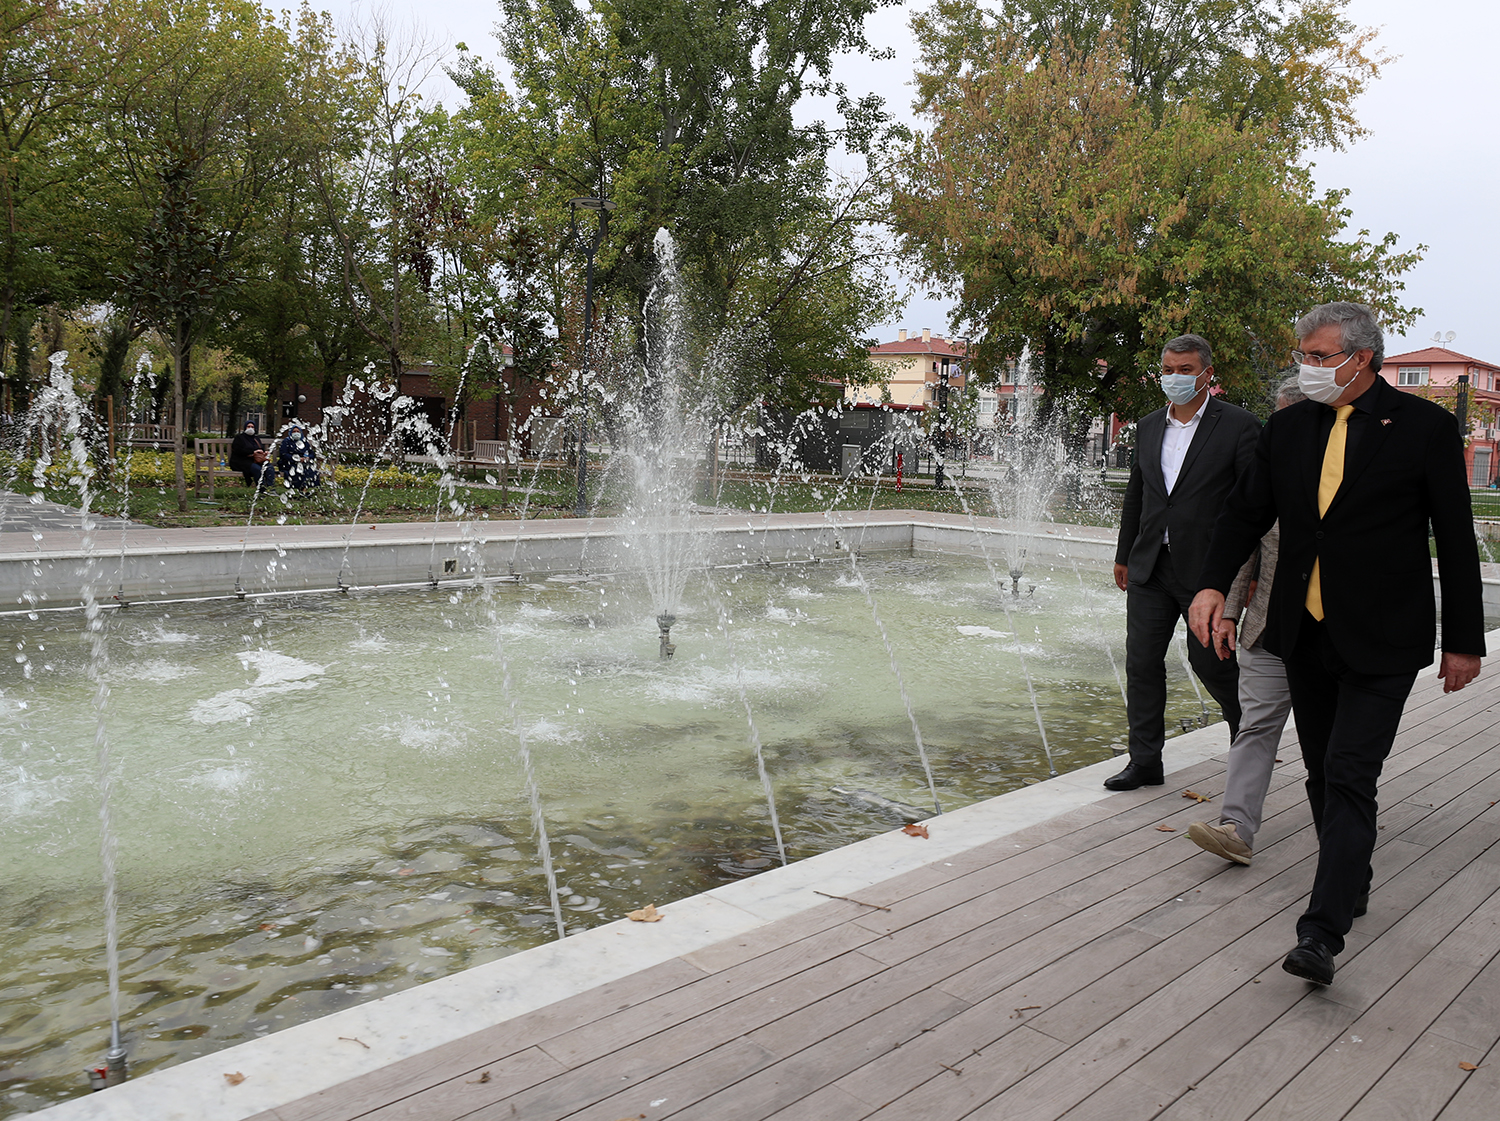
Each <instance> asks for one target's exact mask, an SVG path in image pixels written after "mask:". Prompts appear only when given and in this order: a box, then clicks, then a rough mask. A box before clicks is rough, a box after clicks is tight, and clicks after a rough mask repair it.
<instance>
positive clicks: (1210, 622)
mask: <svg viewBox="0 0 1500 1121" xmlns="http://www.w3.org/2000/svg"><path fill="white" fill-rule="evenodd" d="M1223 620H1224V593H1223V592H1220V591H1216V590H1215V589H1213V588H1204V589H1203V590H1202V591H1201V592H1199V593H1198V594H1197V595H1195V596H1194V597H1193V605H1192V606H1191V607H1189V608H1188V629H1189V630H1191V631H1192V632H1193V637H1194V638H1196V639H1197V640H1198V641H1199V642H1201V643H1202V644H1203V645H1204V646H1211V645H1212V639H1213V632H1214V631H1216V630H1218V628H1219V624H1220V623H1221V622H1223Z"/></svg>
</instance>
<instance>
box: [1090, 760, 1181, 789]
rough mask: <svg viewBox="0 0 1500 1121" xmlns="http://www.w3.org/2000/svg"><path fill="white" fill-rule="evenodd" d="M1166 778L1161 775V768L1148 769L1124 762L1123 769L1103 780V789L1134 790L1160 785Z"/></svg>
mask: <svg viewBox="0 0 1500 1121" xmlns="http://www.w3.org/2000/svg"><path fill="white" fill-rule="evenodd" d="M1166 781H1167V780H1166V779H1165V778H1164V777H1162V773H1161V768H1160V767H1157V768H1156V770H1154V771H1148V770H1147V769H1146V768H1145V767H1142V766H1139V765H1137V764H1135V763H1127V764H1125V769H1124V770H1123V771H1121V772H1120V773H1119V774H1117V775H1114V776H1112V777H1111V778H1107V779H1105V780H1104V789H1105V790H1136V789H1138V788H1140V787H1142V786H1161V785H1162V784H1163V783H1165V782H1166Z"/></svg>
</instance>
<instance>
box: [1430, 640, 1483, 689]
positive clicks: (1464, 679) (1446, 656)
mask: <svg viewBox="0 0 1500 1121" xmlns="http://www.w3.org/2000/svg"><path fill="white" fill-rule="evenodd" d="M1478 676H1479V655H1478V654H1450V653H1448V652H1447V651H1446V650H1445V651H1443V660H1442V662H1441V663H1439V665H1438V677H1440V678H1442V681H1443V692H1445V693H1456V692H1458V691H1459V690H1460V689H1462V688H1463V687H1464V686H1465V685H1467V684H1468V683H1469V682H1471V681H1473V680H1474V679H1475V678H1476V677H1478Z"/></svg>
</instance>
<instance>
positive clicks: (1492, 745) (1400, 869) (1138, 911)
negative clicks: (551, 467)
mask: <svg viewBox="0 0 1500 1121" xmlns="http://www.w3.org/2000/svg"><path fill="white" fill-rule="evenodd" d="M1487 673H1488V674H1489V675H1490V676H1489V677H1486V678H1481V679H1480V681H1479V682H1478V683H1477V684H1476V685H1475V686H1473V687H1471V688H1470V689H1468V690H1465V691H1464V692H1462V693H1460V694H1457V695H1456V696H1451V697H1444V696H1443V694H1442V693H1441V691H1440V687H1439V684H1438V683H1437V682H1436V680H1435V679H1434V678H1431V677H1426V676H1424V677H1423V678H1421V679H1420V680H1419V682H1418V686H1417V689H1416V691H1415V692H1414V693H1413V696H1412V699H1411V701H1410V703H1409V704H1408V706H1407V714H1406V719H1405V721H1404V723H1403V725H1402V731H1401V734H1400V737H1399V738H1398V740H1397V743H1396V748H1395V750H1394V752H1393V753H1392V756H1391V759H1390V761H1389V763H1388V764H1387V766H1386V771H1385V778H1384V781H1383V783H1382V795H1381V806H1382V811H1381V817H1380V829H1381V834H1380V847H1379V848H1378V850H1377V852H1376V856H1375V862H1374V863H1375V872H1376V875H1375V890H1374V893H1373V895H1372V899H1371V906H1370V913H1369V914H1368V915H1367V916H1366V917H1364V918H1362V919H1359V920H1357V921H1356V922H1355V925H1354V931H1353V933H1352V934H1351V935H1350V937H1349V940H1348V941H1349V944H1348V948H1347V950H1346V951H1345V953H1344V954H1342V955H1341V956H1340V957H1339V958H1338V966H1339V970H1338V975H1337V977H1336V979H1335V981H1334V984H1333V985H1332V987H1330V988H1328V989H1326V990H1325V989H1316V988H1314V987H1312V986H1309V985H1307V984H1306V983H1304V982H1302V981H1299V980H1297V979H1295V978H1293V977H1291V976H1289V975H1288V974H1286V973H1284V972H1283V971H1282V970H1281V959H1282V957H1283V956H1284V954H1285V953H1286V951H1287V950H1288V949H1290V948H1291V946H1292V945H1293V944H1294V942H1295V935H1294V923H1295V920H1296V916H1297V915H1298V913H1299V912H1300V911H1301V910H1302V908H1303V906H1304V903H1305V900H1306V894H1307V891H1308V889H1309V886H1310V884H1311V880H1312V868H1313V861H1314V855H1315V847H1316V846H1315V839H1314V837H1313V831H1312V826H1311V819H1310V816H1309V813H1308V809H1307V806H1306V802H1305V799H1304V796H1303V792H1302V784H1301V781H1300V780H1301V778H1302V768H1301V765H1300V761H1298V758H1297V757H1298V752H1297V749H1296V746H1295V739H1294V738H1293V736H1292V734H1291V732H1290V730H1289V733H1288V739H1287V741H1286V743H1284V744H1283V748H1282V752H1281V755H1282V758H1283V759H1284V760H1285V763H1283V764H1282V765H1281V766H1278V767H1277V769H1276V774H1275V778H1274V780H1273V783H1272V787H1271V793H1270V796H1269V798H1268V799H1267V806H1266V822H1265V825H1264V827H1263V830H1262V832H1261V835H1260V837H1259V839H1258V844H1257V848H1256V856H1255V862H1254V864H1253V865H1252V866H1251V867H1249V868H1241V867H1239V866H1237V865H1230V864H1227V863H1226V862H1224V861H1222V860H1220V859H1218V858H1216V857H1213V856H1210V855H1208V854H1206V853H1203V852H1201V851H1200V850H1199V849H1198V848H1197V847H1196V846H1194V845H1193V844H1192V843H1191V842H1190V841H1188V840H1187V839H1186V837H1185V835H1184V831H1185V829H1186V827H1187V825H1188V823H1189V822H1191V821H1194V820H1198V819H1208V818H1216V811H1217V803H1218V797H1219V795H1220V793H1221V792H1222V790H1223V777H1224V764H1223V760H1222V759H1220V760H1218V761H1216V762H1210V763H1205V764H1200V765H1197V766H1194V767H1192V768H1189V769H1188V770H1185V771H1180V772H1178V773H1177V774H1175V775H1172V776H1170V777H1169V780H1168V781H1169V783H1170V785H1168V786H1166V787H1163V788H1157V789H1154V790H1143V791H1135V792H1132V793H1129V794H1119V795H1112V796H1109V797H1106V798H1104V799H1103V800H1101V801H1099V802H1097V803H1095V804H1093V805H1090V806H1088V807H1086V808H1083V809H1079V810H1075V811H1072V812H1069V813H1067V814H1065V815H1063V816H1060V817H1058V818H1054V819H1053V820H1051V821H1049V822H1046V823H1045V824H1043V825H1040V826H1036V827H1033V828H1031V829H1029V830H1027V831H1026V832H1025V833H1022V834H1015V835H1012V836H1008V837H1005V838H1004V839H1002V840H999V841H995V842H993V843H990V844H986V845H983V846H980V847H978V848H974V849H971V850H969V851H968V852H967V853H965V854H963V855H962V856H958V857H955V858H954V859H953V860H952V861H951V862H942V861H939V862H937V863H935V864H932V865H927V866H924V867H922V868H920V869H918V870H917V871H914V872H911V873H908V874H905V875H902V876H899V877H897V878H895V879H891V880H888V881H885V882H884V883H882V884H879V885H877V886H876V887H874V888H872V889H868V890H866V891H864V892H861V893H859V894H860V896H861V898H862V899H863V900H864V901H865V902H867V903H869V904H874V905H878V909H877V907H875V906H861V905H857V904H854V903H847V902H835V901H829V902H828V903H827V904H826V905H823V906H819V907H816V908H815V909H813V910H810V911H806V912H804V913H802V914H801V915H798V916H796V917H794V918H790V919H786V920H783V921H780V922H776V923H772V924H770V925H768V926H765V927H762V928H760V929H759V930H757V931H756V932H755V933H754V934H752V935H749V936H745V937H740V938H735V939H731V940H729V941H727V942H722V943H719V944H717V945H714V946H711V947H709V948H708V949H705V950H701V951H698V952H695V953H691V954H688V955H686V956H684V957H679V958H675V959H672V960H669V961H667V962H665V963H664V964H662V965H659V966H655V967H653V968H650V969H647V970H645V971H643V972H640V973H637V974H634V975H632V976H629V977H627V978H625V979H624V980H621V981H618V982H614V983H611V984H607V985H603V986H601V987H599V988H596V989H593V990H591V991H588V992H585V993H582V994H580V995H578V996H576V997H572V998H569V999H566V1000H563V1001H560V1002H558V1003H556V1004H553V1005H550V1006H547V1007H544V1008H541V1009H539V1010H537V1011H535V1012H532V1013H529V1014H526V1015H523V1016H520V1017H518V1018H516V1019H513V1020H509V1021H506V1022H504V1023H501V1024H498V1025H496V1026H495V1027H492V1028H489V1029H487V1030H484V1031H481V1032H477V1033H475V1034H474V1035H472V1036H469V1037H467V1038H466V1039H463V1040H461V1041H459V1042H457V1043H454V1044H451V1045H448V1046H444V1047H440V1048H437V1049H435V1050H432V1051H429V1052H427V1053H424V1054H421V1055H418V1056H416V1057H413V1058H410V1059H407V1060H404V1061H402V1062H399V1063H397V1064H395V1065H392V1066H389V1067H386V1068H384V1069H382V1070H380V1071H378V1072H377V1073H375V1074H373V1075H370V1076H367V1077H364V1078H361V1079H359V1080H357V1081H355V1082H351V1083H345V1084H343V1085H340V1086H337V1087H334V1088H333V1089H330V1090H327V1091H324V1092H322V1093H319V1094H315V1095H312V1096H310V1097H307V1098H303V1099H301V1100H300V1101H296V1102H293V1103H291V1104H288V1105H284V1106H282V1107H280V1108H278V1109H275V1110H273V1111H270V1112H266V1113H262V1114H260V1115H259V1118H258V1121H345V1119H354V1118H368V1119H372V1121H373V1119H379V1121H395V1119H397V1118H403V1119H421V1121H447V1119H450V1118H452V1119H458V1118H465V1119H470V1121H479V1119H497V1121H499V1119H507V1118H521V1119H524V1121H548V1119H561V1118H578V1119H587V1121H622V1119H639V1118H646V1119H648V1121H658V1119H660V1118H669V1117H670V1118H675V1119H681V1121H687V1119H699V1118H713V1119H716V1121H726V1119H732V1121H754V1119H759V1118H771V1117H774V1118H778V1119H781V1121H792V1119H799V1121H846V1119H848V1121H853V1119H855V1118H866V1117H871V1118H899V1119H901V1121H943V1119H947V1118H974V1119H981V1118H994V1119H999V1118H1004V1119H1005V1121H1022V1119H1030V1121H1046V1119H1050V1118H1061V1117H1066V1118H1069V1119H1070V1121H1092V1119H1094V1118H1099V1119H1101V1121H1106V1119H1107V1121H1134V1119H1138V1118H1139V1119H1144V1118H1163V1119H1171V1121H1188V1119H1205V1121H1207V1119H1212V1121H1233V1119H1240V1118H1256V1119H1269V1118H1277V1119H1280V1118H1293V1117H1296V1118H1301V1117H1306V1118H1309V1119H1316V1121H1332V1119H1335V1118H1347V1119H1349V1121H1356V1119H1357V1121H1373V1119H1385V1118H1390V1119H1393V1121H1395V1119H1399V1121H1421V1119H1425V1118H1443V1119H1444V1121H1458V1119H1465V1121H1469V1119H1474V1121H1478V1119H1481V1118H1483V1119H1485V1121H1490V1119H1493V1118H1495V1117H1496V1116H1497V1115H1500V1105H1497V1101H1500V1046H1497V1038H1500V845H1497V844H1496V841H1497V840H1500V809H1497V808H1496V802H1497V801H1500V675H1496V673H1495V671H1494V670H1493V669H1489V670H1487ZM1184 788H1191V789H1193V790H1195V791H1198V792H1201V793H1204V794H1208V795H1211V796H1212V797H1213V798H1214V803H1213V804H1212V805H1199V804H1198V803H1196V802H1194V801H1191V800H1186V799H1184V797H1183V794H1182V791H1183V790H1184ZM913 843H921V842H915V841H914V842H913ZM667 911H668V921H670V908H667ZM1464 1064H1471V1065H1472V1066H1473V1067H1474V1068H1475V1069H1472V1070H1470V1069H1467V1067H1466V1066H1465V1065H1464Z"/></svg>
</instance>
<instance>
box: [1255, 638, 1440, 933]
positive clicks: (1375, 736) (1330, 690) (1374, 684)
mask: <svg viewBox="0 0 1500 1121" xmlns="http://www.w3.org/2000/svg"><path fill="white" fill-rule="evenodd" d="M1285 662H1286V680H1287V684H1288V685H1289V686H1290V687H1291V690H1292V714H1293V715H1294V716H1295V717H1296V720H1297V737H1298V739H1300V740H1301V741H1302V761H1303V762H1304V763H1305V764H1306V765H1307V800H1308V802H1309V803H1310V804H1311V805H1312V812H1313V823H1314V824H1315V825H1316V826H1317V829H1318V870H1317V873H1316V874H1315V875H1314V876H1313V889H1312V899H1311V900H1310V901H1309V902H1308V906H1307V911H1306V912H1305V913H1304V914H1303V915H1302V917H1301V918H1300V919H1298V920H1297V937H1298V938H1307V937H1312V938H1316V939H1317V940H1318V941H1319V942H1322V943H1323V944H1324V945H1325V946H1327V947H1328V948H1329V949H1330V950H1331V951H1332V952H1333V953H1338V952H1340V951H1341V950H1342V949H1343V948H1344V935H1345V934H1348V933H1349V927H1350V926H1352V925H1353V923H1354V903H1355V900H1356V899H1357V898H1358V897H1359V896H1360V895H1361V894H1363V893H1364V892H1366V891H1368V890H1369V887H1370V877H1371V869H1370V856H1371V854H1373V853H1374V851H1375V834H1376V828H1375V814H1376V810H1377V808H1378V807H1377V806H1376V803H1375V787H1376V784H1377V783H1378V782H1379V781H1380V769H1381V767H1382V766H1383V765H1384V764H1385V757H1386V756H1387V755H1389V754H1390V751H1391V744H1392V742H1394V740H1395V738H1396V726H1397V725H1398V724H1400V722H1401V710H1402V709H1403V708H1405V706H1406V698H1407V695H1408V694H1409V693H1410V692H1411V687H1412V683H1413V682H1414V681H1416V679H1417V675H1416V673H1415V671H1413V672H1412V673H1397V674H1389V675H1374V674H1366V673H1355V672H1354V671H1353V670H1351V669H1350V668H1349V666H1348V665H1347V664H1346V663H1345V662H1344V659H1343V658H1341V657H1339V653H1338V651H1337V650H1335V649H1334V648H1333V643H1332V642H1330V641H1329V639H1328V630H1327V628H1326V627H1324V626H1323V624H1322V623H1320V622H1318V621H1316V620H1315V619H1314V618H1313V617H1312V616H1311V615H1304V616H1303V617H1302V630H1301V633H1300V634H1298V636H1297V645H1296V648H1295V649H1293V651H1292V652H1291V656H1290V657H1288V658H1286V659H1285Z"/></svg>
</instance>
